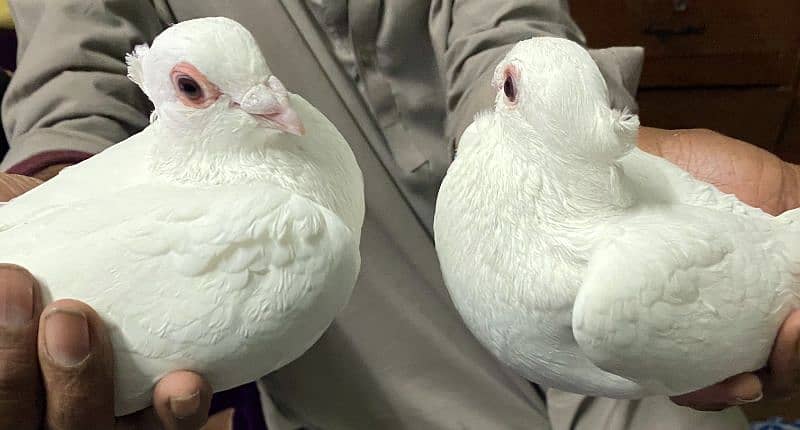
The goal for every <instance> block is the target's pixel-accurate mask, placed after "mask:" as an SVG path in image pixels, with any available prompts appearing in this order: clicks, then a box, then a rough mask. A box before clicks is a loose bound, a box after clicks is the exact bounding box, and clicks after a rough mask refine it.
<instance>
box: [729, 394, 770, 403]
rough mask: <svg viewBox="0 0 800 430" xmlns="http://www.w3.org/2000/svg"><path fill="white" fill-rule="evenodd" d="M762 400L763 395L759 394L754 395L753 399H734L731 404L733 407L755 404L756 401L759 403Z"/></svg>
mask: <svg viewBox="0 0 800 430" xmlns="http://www.w3.org/2000/svg"><path fill="white" fill-rule="evenodd" d="M763 398H764V393H762V392H759V393H758V395H756V396H755V397H751V398H742V397H737V398H736V399H734V402H733V404H734V405H744V404H747V403H755V402H757V401H759V400H761V399H763Z"/></svg>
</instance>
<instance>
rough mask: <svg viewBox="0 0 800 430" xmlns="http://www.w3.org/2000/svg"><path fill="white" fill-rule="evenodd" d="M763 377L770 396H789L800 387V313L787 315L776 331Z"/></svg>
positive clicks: (795, 312)
mask: <svg viewBox="0 0 800 430" xmlns="http://www.w3.org/2000/svg"><path fill="white" fill-rule="evenodd" d="M765 376H766V378H765V381H766V390H767V392H768V393H769V394H770V395H771V396H775V397H787V396H791V395H793V394H795V393H796V392H797V390H798V388H799V387H800V381H799V380H798V379H800V311H794V312H792V313H791V314H789V316H788V317H787V318H786V319H785V320H784V321H783V324H782V325H781V328H780V329H779V330H778V335H777V336H776V338H775V343H774V344H773V346H772V354H770V358H769V369H768V370H767V372H766V373H765Z"/></svg>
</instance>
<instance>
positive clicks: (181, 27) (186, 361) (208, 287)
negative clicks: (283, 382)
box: [0, 18, 364, 415]
mask: <svg viewBox="0 0 800 430" xmlns="http://www.w3.org/2000/svg"><path fill="white" fill-rule="evenodd" d="M128 64H129V76H130V78H131V79H132V80H134V81H135V82H136V83H137V84H139V85H140V87H141V88H142V90H143V91H144V92H145V93H146V94H147V96H148V97H149V98H150V100H151V101H152V102H153V104H154V105H155V111H154V112H153V115H152V117H151V120H152V123H151V124H150V126H148V127H147V128H146V129H145V130H143V131H142V132H140V133H139V134H136V135H134V136H132V137H131V138H129V139H127V140H125V141H123V142H121V143H119V144H117V145H115V146H113V147H111V148H109V149H108V150H106V151H104V152H102V153H100V154H98V155H96V156H95V157H93V158H91V159H89V160H87V161H85V162H83V163H80V164H78V165H76V166H74V167H70V168H67V169H65V170H63V171H62V172H61V173H60V174H59V175H58V176H57V177H55V178H54V179H52V180H50V181H48V182H46V183H45V184H43V185H41V186H39V187H37V188H35V189H34V190H32V191H29V192H28V193H26V194H24V195H22V196H20V197H18V198H16V199H14V200H12V201H11V202H10V203H9V204H8V205H6V206H4V207H2V208H1V209H0V262H4V263H15V264H19V265H21V266H23V267H25V268H27V269H28V270H30V272H31V273H32V274H33V275H34V276H35V277H37V278H38V280H39V281H40V283H41V285H42V289H43V293H44V295H45V304H46V303H47V302H50V301H53V300H56V299H59V298H65V297H68V298H74V299H78V300H82V301H84V302H86V303H87V304H89V305H90V306H92V307H93V308H94V309H95V310H96V311H97V312H98V313H99V314H100V316H101V317H102V318H103V319H104V320H105V322H106V323H107V326H108V327H109V330H110V334H111V339H112V343H113V347H114V360H115V365H116V368H115V389H116V396H115V401H116V414H117V415H123V414H127V413H130V412H133V411H136V410H138V409H142V408H144V407H146V406H148V405H149V402H150V399H151V390H152V387H153V385H154V383H155V382H156V381H157V380H158V379H159V378H160V377H161V376H162V375H164V374H166V373H168V372H170V371H173V370H177V369H188V370H194V371H197V372H198V373H200V374H202V375H204V376H205V377H206V378H207V380H208V382H209V383H210V384H211V386H212V387H213V388H214V389H215V390H217V391H219V390H225V389H228V388H231V387H234V386H237V385H241V384H243V383H246V382H249V381H253V380H255V379H257V378H259V377H261V376H263V375H265V374H267V373H269V372H271V371H273V370H275V369H277V368H279V367H281V366H283V365H285V364H287V363H288V362H290V361H292V360H294V359H295V358H297V357H298V356H299V355H301V354H302V353H303V352H305V350H306V349H308V348H309V347H310V346H311V345H312V344H313V343H314V342H315V341H316V340H317V339H318V338H319V337H320V336H321V335H322V333H323V332H324V331H325V330H326V328H327V327H328V326H329V325H330V323H331V321H332V320H333V318H334V317H335V316H336V315H337V313H338V312H339V311H340V310H341V309H342V308H343V307H344V305H345V304H346V303H347V301H348V299H349V297H350V293H351V291H352V289H353V286H354V284H355V281H356V276H357V274H358V271H359V266H360V256H359V249H358V248H359V241H360V234H361V225H362V222H363V217H364V197H363V182H362V177H361V172H360V170H359V168H358V165H357V164H356V160H355V157H354V156H353V153H352V152H351V150H350V148H349V146H348V144H347V142H346V141H345V140H344V138H343V137H342V136H341V134H339V132H338V131H337V130H336V128H335V127H334V126H333V124H331V123H330V122H329V121H328V120H327V118H325V116H324V115H323V114H322V113H320V112H319V111H317V110H316V109H315V108H314V107H313V106H311V105H310V104H309V103H308V102H306V101H305V100H303V98H301V97H300V96H297V95H294V94H291V93H289V92H288V91H287V90H286V89H285V88H284V86H283V85H282V84H281V82H280V81H279V80H278V79H277V78H276V77H275V76H273V75H272V74H271V73H270V70H269V68H268V66H267V64H266V62H265V60H264V58H263V56H262V55H261V53H260V51H259V49H258V46H257V45H256V42H255V40H254V39H253V37H252V35H251V34H250V33H249V32H248V31H247V30H246V29H245V28H244V27H242V26H241V25H239V24H238V23H236V22H234V21H232V20H229V19H226V18H203V19H196V20H190V21H185V22H182V23H179V24H176V25H174V26H172V27H170V28H168V29H167V30H165V31H164V32H163V33H162V34H160V35H159V36H158V37H157V38H156V39H155V41H154V42H153V44H152V46H151V47H146V46H140V47H137V49H136V50H135V52H134V53H133V54H132V55H130V56H129V58H128Z"/></svg>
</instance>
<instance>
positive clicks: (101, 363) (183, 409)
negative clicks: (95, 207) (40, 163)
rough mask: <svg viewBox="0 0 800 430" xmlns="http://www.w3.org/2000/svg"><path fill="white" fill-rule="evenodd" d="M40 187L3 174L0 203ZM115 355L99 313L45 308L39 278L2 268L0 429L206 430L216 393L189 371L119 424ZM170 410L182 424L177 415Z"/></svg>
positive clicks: (63, 305) (170, 379) (165, 383)
mask: <svg viewBox="0 0 800 430" xmlns="http://www.w3.org/2000/svg"><path fill="white" fill-rule="evenodd" d="M39 183H40V181H39V180H36V179H33V178H27V177H23V176H16V175H6V174H0V201H5V200H6V199H8V198H10V197H13V196H15V195H19V194H22V193H23V192H25V191H27V190H28V189H30V188H33V187H34V186H36V185H38V184H39ZM0 210H1V209H0ZM10 309H14V310H16V312H15V311H13V310H10ZM7 315H11V316H7ZM4 316H5V317H4ZM9 320H10V321H11V322H5V323H4V322H3V321H9ZM112 355H113V353H112V348H111V342H110V340H109V338H108V333H107V332H106V329H105V325H104V324H103V322H102V320H101V319H100V317H99V316H98V315H97V313H95V312H94V310H92V308H90V307H89V306H88V305H86V304H84V303H81V302H79V301H77V300H69V299H66V300H58V301H55V302H53V303H51V304H50V305H48V306H47V307H44V308H43V307H42V302H41V291H40V288H39V285H38V283H37V282H36V280H35V278H34V277H33V276H32V275H31V274H30V273H29V272H28V271H26V270H25V269H23V268H21V267H18V266H13V265H8V264H0V428H3V429H6V428H9V429H12V428H13V429H19V430H38V429H40V428H44V429H47V430H84V429H98V430H138V429H142V430H144V429H148V430H149V429H165V430H197V429H200V428H202V427H203V425H204V424H205V423H206V421H207V419H208V408H209V405H210V403H211V393H212V390H211V387H210V386H209V385H208V383H207V382H206V381H205V380H203V378H202V377H200V376H199V375H197V374H195V373H192V372H187V371H178V372H173V373H171V374H169V375H167V376H165V377H164V378H162V379H161V381H159V383H158V384H157V385H156V387H155V389H154V392H153V407H151V408H148V409H145V410H143V411H140V412H137V413H135V414H132V415H129V416H126V417H121V418H118V419H115V418H114V401H113V398H114V386H113V383H112V382H111V381H112V379H113V362H114V361H113V356H112ZM59 359H60V360H61V361H59ZM65 360H67V361H65ZM171 404H172V405H174V406H175V408H174V409H175V410H177V411H178V412H179V413H180V415H181V416H182V418H178V417H177V416H176V414H175V413H173V409H172V408H170V405H171ZM216 428H222V427H216Z"/></svg>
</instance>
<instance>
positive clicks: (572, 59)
mask: <svg viewBox="0 0 800 430" xmlns="http://www.w3.org/2000/svg"><path fill="white" fill-rule="evenodd" d="M492 85H493V86H494V88H495V89H496V91H497V96H496V99H495V113H496V114H497V116H498V117H500V118H501V120H505V121H506V124H512V125H517V126H521V127H522V128H524V129H526V130H527V131H531V132H533V133H534V134H536V135H538V136H539V137H541V138H540V139H520V140H518V141H520V142H524V143H526V144H539V145H550V146H554V147H553V148H549V147H548V148H541V149H544V150H547V151H552V152H554V153H556V154H559V153H560V154H561V155H581V156H585V155H592V157H593V158H594V159H606V160H609V161H610V160H613V159H616V158H618V157H619V156H620V155H622V154H623V153H625V152H627V151H628V150H629V149H630V148H631V147H632V146H633V145H634V144H635V137H636V130H637V129H638V118H637V117H636V116H635V115H630V114H628V113H627V112H619V111H615V110H613V109H611V107H610V105H609V103H610V102H609V96H608V89H607V87H606V84H605V80H604V79H603V76H602V75H601V74H600V70H599V69H598V68H597V65H596V64H595V62H594V60H592V58H591V56H590V55H589V53H588V51H587V50H586V49H585V48H583V47H582V46H580V45H578V44H577V43H574V42H572V41H570V40H567V39H563V38H554V37H534V38H532V39H528V40H525V41H522V42H519V43H517V44H516V45H515V46H514V48H512V49H511V51H509V52H508V54H507V55H506V57H505V58H504V59H503V60H502V61H501V62H500V63H499V64H498V66H497V67H496V69H495V72H494V76H493V79H492ZM554 133H556V134H560V135H562V136H564V137H568V141H569V142H571V144H569V145H563V144H562V143H563V142H564V139H552V138H550V137H551V136H549V135H548V134H554Z"/></svg>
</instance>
